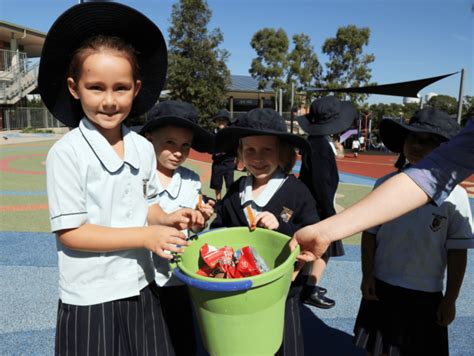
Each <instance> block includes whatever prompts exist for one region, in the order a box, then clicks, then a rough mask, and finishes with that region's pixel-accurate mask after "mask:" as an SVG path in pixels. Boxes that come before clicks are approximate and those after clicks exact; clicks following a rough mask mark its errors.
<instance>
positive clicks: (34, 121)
mask: <svg viewBox="0 0 474 356" xmlns="http://www.w3.org/2000/svg"><path fill="white" fill-rule="evenodd" d="M0 118H3V128H4V129H5V130H21V129H24V128H26V127H31V128H34V129H40V128H41V129H42V128H46V129H47V128H54V127H63V126H64V125H63V124H62V123H61V122H59V121H58V120H56V119H55V118H54V117H53V115H51V113H50V112H49V111H48V110H47V109H46V108H12V109H10V108H0Z"/></svg>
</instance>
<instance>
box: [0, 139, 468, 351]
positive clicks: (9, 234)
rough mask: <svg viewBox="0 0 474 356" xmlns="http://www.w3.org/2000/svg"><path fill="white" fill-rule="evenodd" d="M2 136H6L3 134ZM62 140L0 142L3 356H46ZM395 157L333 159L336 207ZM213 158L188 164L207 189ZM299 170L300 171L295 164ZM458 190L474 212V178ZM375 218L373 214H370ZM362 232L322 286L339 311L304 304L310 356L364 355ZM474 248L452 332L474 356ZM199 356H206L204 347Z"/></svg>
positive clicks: (454, 343)
mask: <svg viewBox="0 0 474 356" xmlns="http://www.w3.org/2000/svg"><path fill="white" fill-rule="evenodd" d="M3 136H7V134H5V133H3ZM58 136H59V135H53V134H28V136H27V137H26V136H25V134H19V133H15V134H13V136H9V137H8V138H7V139H5V138H3V139H2V138H0V182H1V183H0V211H1V214H0V244H1V246H2V249H1V250H0V285H1V289H0V299H1V300H2V303H1V306H0V355H20V354H21V355H51V354H53V349H54V330H55V320H56V308H57V295H58V293H57V281H58V269H57V255H56V241H55V237H54V235H53V234H51V233H50V232H49V222H48V211H47V197H46V188H45V178H46V176H45V167H44V160H45V157H46V153H47V151H48V149H49V148H50V147H51V145H52V144H53V143H54V141H55V140H56V139H57V138H58ZM394 158H395V157H394V156H389V155H364V154H361V155H360V156H359V159H357V160H356V159H355V158H353V157H351V156H346V157H344V158H342V159H339V160H338V167H339V169H340V175H341V184H340V188H339V190H338V194H337V197H336V202H337V205H338V209H343V208H345V207H348V206H350V205H351V204H353V203H354V202H355V201H357V200H359V199H360V198H362V197H363V196H364V195H366V194H367V193H368V192H369V191H370V190H371V188H372V185H373V183H374V182H375V179H376V178H378V177H380V176H382V175H384V174H386V173H388V172H391V171H392V170H393V161H394ZM209 162H210V159H209V157H208V156H202V155H198V154H195V153H193V155H192V156H191V157H190V159H189V160H188V162H187V164H186V165H187V166H188V167H190V168H191V169H194V170H196V171H197V172H199V173H200V175H201V180H202V182H203V190H204V193H205V194H208V195H210V196H212V195H213V193H212V192H211V191H210V190H209V179H210V165H209ZM296 169H297V167H296ZM463 186H464V187H465V188H466V189H467V190H468V192H469V193H470V197H471V199H470V202H471V207H472V208H473V210H474V204H473V201H474V179H473V177H470V178H469V179H468V180H467V181H466V182H464V183H463ZM367 213H372V212H367ZM359 241H360V235H355V236H353V237H351V238H349V239H348V240H345V249H346V255H345V256H342V257H339V258H334V259H332V260H331V262H330V264H329V266H328V268H327V270H326V273H325V276H324V279H323V281H322V284H323V285H324V286H325V287H327V288H328V290H329V293H328V296H329V297H331V298H334V299H335V300H336V307H335V308H333V309H330V310H321V309H317V308H313V307H306V306H304V307H302V310H301V311H302V318H303V326H304V332H305V349H306V352H307V354H308V355H363V354H364V352H362V350H360V349H357V348H355V347H354V346H353V345H352V343H351V342H352V327H353V324H354V320H355V316H356V313H357V310H358V306H359V302H360V291H359V285H360V279H361V273H360V246H359ZM473 261H474V251H473V250H471V251H469V261H468V267H467V271H466V275H465V278H464V283H463V287H462V289H461V293H460V296H459V299H458V302H457V313H456V319H455V321H454V322H453V324H451V326H450V328H449V341H450V353H451V355H463V356H464V355H474V335H473V334H472V332H470V331H471V328H472V325H474V307H473V305H474V262H473ZM200 354H205V352H204V351H202V350H201V352H200Z"/></svg>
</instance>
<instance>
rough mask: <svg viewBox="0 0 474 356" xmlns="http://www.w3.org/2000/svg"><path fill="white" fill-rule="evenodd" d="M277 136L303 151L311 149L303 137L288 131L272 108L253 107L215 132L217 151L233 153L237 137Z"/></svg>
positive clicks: (282, 120)
mask: <svg viewBox="0 0 474 356" xmlns="http://www.w3.org/2000/svg"><path fill="white" fill-rule="evenodd" d="M267 135H270V136H277V137H278V138H279V139H281V140H283V141H286V142H288V143H290V144H291V145H293V146H295V147H298V148H300V149H302V150H304V151H307V152H309V151H311V148H310V146H309V143H308V141H306V140H305V139H304V138H303V137H300V136H297V135H294V134H291V133H288V128H287V126H286V123H285V120H284V119H283V117H281V116H280V115H279V114H278V113H277V112H276V111H275V110H273V109H267V108H265V109H253V110H250V111H249V112H247V113H245V114H243V115H241V116H239V117H238V118H237V120H236V121H235V122H234V123H233V125H232V126H229V127H225V128H223V129H222V130H220V131H219V132H218V133H217V134H216V143H215V144H216V150H217V151H218V152H232V153H235V151H236V150H237V147H238V145H239V139H241V138H242V137H246V136H267Z"/></svg>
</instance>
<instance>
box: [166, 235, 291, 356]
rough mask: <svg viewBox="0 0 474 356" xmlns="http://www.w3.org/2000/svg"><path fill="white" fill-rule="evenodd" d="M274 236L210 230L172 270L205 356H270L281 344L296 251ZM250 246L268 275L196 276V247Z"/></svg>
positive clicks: (186, 252)
mask: <svg viewBox="0 0 474 356" xmlns="http://www.w3.org/2000/svg"><path fill="white" fill-rule="evenodd" d="M289 240H290V238H289V237H288V236H286V235H283V234H280V233H278V232H275V231H270V230H265V229H260V228H258V229H256V230H255V231H252V232H250V231H249V229H248V228H247V227H233V228H224V229H216V230H211V231H209V232H206V233H203V234H200V235H197V239H196V240H195V241H193V242H192V244H191V245H190V246H188V247H186V250H185V252H184V253H183V254H181V258H180V259H179V261H178V262H177V267H175V268H174V273H175V275H176V276H177V277H178V278H179V279H180V280H181V281H183V282H184V283H186V284H187V285H188V287H189V290H190V294H191V298H192V301H193V304H194V307H195V311H196V315H197V319H198V322H199V326H200V330H201V335H202V339H203V343H204V346H205V348H206V349H207V351H208V352H209V353H210V354H211V355H226V356H227V355H274V354H275V353H276V352H277V351H278V349H279V347H280V345H281V343H282V341H283V325H284V315H285V301H286V297H287V294H288V290H289V288H290V283H291V277H292V272H293V266H294V262H295V261H296V256H297V255H298V253H299V248H298V249H295V250H294V251H293V252H291V251H290V248H289V245H288V242H289ZM204 243H208V244H209V245H213V246H215V247H217V248H220V247H223V246H224V245H226V246H230V247H233V248H234V249H239V248H242V247H244V246H252V247H254V248H255V249H256V250H257V252H258V253H259V254H260V256H262V257H263V259H264V260H265V262H266V263H267V265H268V267H269V268H270V271H269V272H266V273H262V274H260V275H257V276H253V277H248V278H240V279H215V278H209V277H204V276H200V275H198V274H197V273H196V272H197V270H198V269H199V257H200V251H199V250H200V248H201V246H202V245H203V244H204Z"/></svg>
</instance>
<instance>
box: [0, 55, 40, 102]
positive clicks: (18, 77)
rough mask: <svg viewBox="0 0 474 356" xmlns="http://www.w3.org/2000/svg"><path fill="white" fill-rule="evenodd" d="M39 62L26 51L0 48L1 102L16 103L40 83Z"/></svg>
mask: <svg viewBox="0 0 474 356" xmlns="http://www.w3.org/2000/svg"><path fill="white" fill-rule="evenodd" d="M38 68H39V62H36V63H33V64H30V63H29V61H28V58H27V56H26V53H23V52H17V51H7V50H0V104H7V105H11V104H15V103H16V102H18V101H19V100H20V99H21V98H22V97H24V96H25V95H27V94H28V93H30V92H31V91H33V90H34V89H35V88H36V87H37V85H38Z"/></svg>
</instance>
